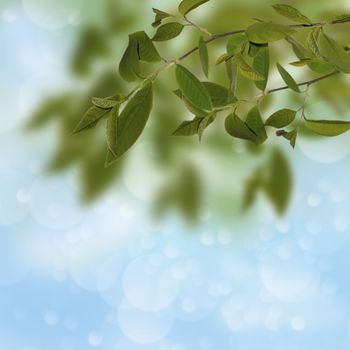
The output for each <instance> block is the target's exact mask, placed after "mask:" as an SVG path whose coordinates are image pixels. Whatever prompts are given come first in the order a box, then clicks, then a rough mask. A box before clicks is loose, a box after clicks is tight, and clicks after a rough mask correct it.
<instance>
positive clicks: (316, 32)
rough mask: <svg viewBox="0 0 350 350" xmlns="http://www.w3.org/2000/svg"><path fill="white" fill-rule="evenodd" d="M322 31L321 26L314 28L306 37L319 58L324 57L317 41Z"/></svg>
mask: <svg viewBox="0 0 350 350" xmlns="http://www.w3.org/2000/svg"><path fill="white" fill-rule="evenodd" d="M320 31H321V29H320V28H319V27H317V28H314V29H313V30H312V31H310V33H309V35H308V36H307V39H306V45H307V47H308V48H309V50H310V51H311V52H312V53H313V54H314V55H315V56H316V57H317V58H322V55H321V52H320V49H319V47H318V43H317V40H318V37H319V35H320Z"/></svg>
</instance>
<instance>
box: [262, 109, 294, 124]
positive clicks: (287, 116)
mask: <svg viewBox="0 0 350 350" xmlns="http://www.w3.org/2000/svg"><path fill="white" fill-rule="evenodd" d="M295 115H296V111H293V110H291V109H287V108H284V109H280V110H279V111H277V112H275V113H273V114H272V115H271V116H270V117H269V118H268V119H267V120H266V122H265V125H267V126H273V127H274V128H284V127H285V126H287V125H289V124H290V123H291V122H293V121H294V119H295Z"/></svg>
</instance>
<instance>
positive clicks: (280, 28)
mask: <svg viewBox="0 0 350 350" xmlns="http://www.w3.org/2000/svg"><path fill="white" fill-rule="evenodd" d="M294 32H295V30H293V29H291V28H289V27H288V26H284V25H282V24H278V23H273V22H258V23H254V24H252V25H251V26H249V27H248V28H247V30H246V34H247V37H248V39H249V41H252V42H253V43H258V44H264V43H270V42H273V41H277V40H281V39H284V38H285V37H287V36H288V35H290V34H293V33H294Z"/></svg>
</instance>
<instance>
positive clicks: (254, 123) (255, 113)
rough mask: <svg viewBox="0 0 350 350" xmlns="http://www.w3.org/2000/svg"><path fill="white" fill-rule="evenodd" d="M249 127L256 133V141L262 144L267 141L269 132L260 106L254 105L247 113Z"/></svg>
mask: <svg viewBox="0 0 350 350" xmlns="http://www.w3.org/2000/svg"><path fill="white" fill-rule="evenodd" d="M245 123H246V125H247V126H248V128H249V129H250V130H251V131H253V133H254V134H255V135H256V138H255V141H254V142H255V143H256V144H257V145H258V144H261V143H263V142H265V141H266V139H267V134H266V130H265V125H264V122H263V121H262V118H261V114H260V111H259V108H258V106H255V107H253V108H252V109H251V110H250V111H249V112H248V115H247V119H246V121H245Z"/></svg>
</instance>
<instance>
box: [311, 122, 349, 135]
mask: <svg viewBox="0 0 350 350" xmlns="http://www.w3.org/2000/svg"><path fill="white" fill-rule="evenodd" d="M304 125H305V126H306V128H307V129H309V130H310V131H312V132H314V133H316V134H319V135H322V136H338V135H341V134H344V133H345V132H347V131H348V130H349V129H350V122H348V121H343V120H310V119H306V120H305V122H304Z"/></svg>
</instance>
